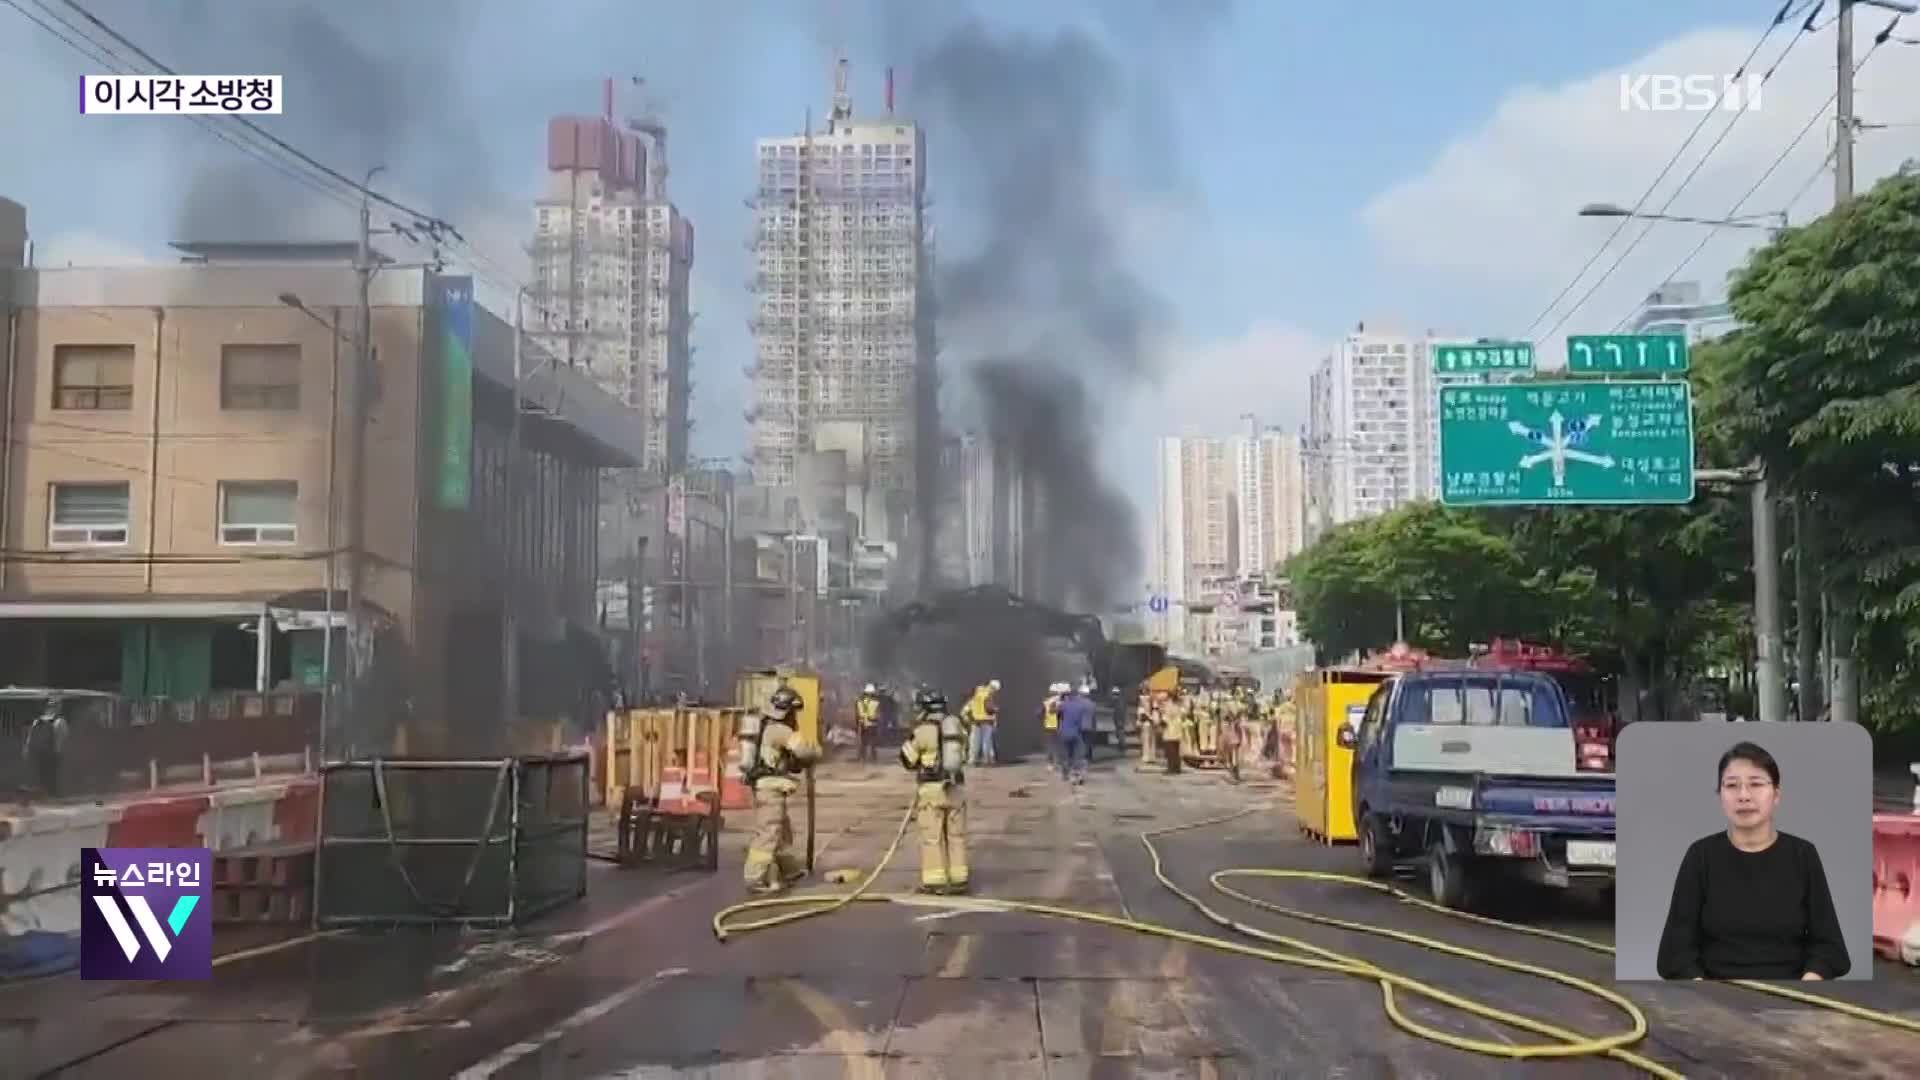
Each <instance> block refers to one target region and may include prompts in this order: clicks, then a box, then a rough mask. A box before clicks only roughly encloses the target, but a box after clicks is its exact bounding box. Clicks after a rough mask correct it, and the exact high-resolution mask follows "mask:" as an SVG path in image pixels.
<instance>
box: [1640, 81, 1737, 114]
mask: <svg viewBox="0 0 1920 1080" xmlns="http://www.w3.org/2000/svg"><path fill="white" fill-rule="evenodd" d="M1766 81H1767V80H1766V77H1765V76H1762V75H1748V76H1746V77H1745V78H1741V77H1740V76H1737V75H1622V76H1620V111H1621V112H1712V111H1713V110H1714V109H1722V110H1725V111H1727V112H1744V111H1747V110H1752V111H1754V112H1759V111H1760V88H1761V87H1762V86H1764V85H1766Z"/></svg>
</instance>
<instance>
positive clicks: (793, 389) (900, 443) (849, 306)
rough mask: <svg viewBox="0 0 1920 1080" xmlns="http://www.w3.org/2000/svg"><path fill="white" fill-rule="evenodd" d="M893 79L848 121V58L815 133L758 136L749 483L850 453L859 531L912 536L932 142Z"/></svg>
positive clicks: (928, 398) (922, 479)
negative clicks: (896, 104) (806, 460)
mask: <svg viewBox="0 0 1920 1080" xmlns="http://www.w3.org/2000/svg"><path fill="white" fill-rule="evenodd" d="M887 81H888V87H887V102H886V111H885V113H884V114H882V115H880V116H878V117H873V118H856V117H854V115H853V108H852V99H851V96H850V94H849V93H848V91H847V68H846V62H845V61H844V60H843V61H841V62H840V64H839V66H838V67H837V69H836V72H835V93H834V100H833V108H832V111H831V113H830V114H829V115H828V117H827V121H826V124H825V127H824V130H820V131H815V130H814V123H813V120H812V118H811V117H809V118H808V121H807V125H806V129H805V130H804V132H803V133H802V134H800V135H795V136H787V137H783V138H772V139H762V140H760V141H759V144H758V151H759V156H758V169H759V184H758V198H757V199H756V200H755V209H756V221H755V230H756V231H755V233H754V242H753V246H754V252H755V262H756V272H755V275H754V282H755V286H756V290H755V291H756V293H757V297H756V299H757V301H758V304H757V309H756V311H755V314H754V318H753V331H754V339H755V351H756V358H755V364H754V366H753V369H752V373H753V403H752V406H751V408H750V410H749V412H748V419H749V421H750V422H751V423H752V427H753V449H752V459H751V461H752V471H753V478H754V482H755V483H757V484H765V485H772V486H788V485H792V484H793V483H794V482H795V479H796V475H797V469H796V465H797V462H798V460H799V459H800V458H801V457H802V456H804V455H808V454H812V453H833V452H837V451H838V452H844V453H845V454H846V458H847V462H848V466H849V481H850V487H852V488H853V489H855V491H856V492H857V496H856V497H857V499H858V502H859V506H858V507H857V508H855V507H849V509H854V510H855V513H856V514H857V516H858V518H859V526H858V527H859V529H860V532H861V533H862V535H863V536H865V537H866V538H867V539H869V540H875V541H887V542H892V543H895V544H902V543H906V544H908V545H909V546H914V545H913V543H912V540H913V538H912V537H911V536H910V534H911V533H912V532H913V531H914V530H915V529H917V528H919V527H921V524H922V523H921V522H919V520H918V519H921V518H924V517H927V516H928V515H929V513H930V511H929V510H928V509H927V508H926V506H923V505H922V502H925V503H926V504H928V505H930V504H931V501H932V500H931V485H932V484H934V483H935V480H934V476H935V474H936V473H937V471H938V469H937V467H938V462H939V457H940V455H939V453H938V447H939V436H938V428H937V424H938V419H937V413H936V406H935V382H934V377H933V352H934V350H933V333H932V304H931V295H930V279H931V250H930V245H929V242H928V239H927V222H926V206H925V198H924V192H925V189H926V141H925V136H924V134H923V133H922V131H921V130H920V128H919V127H917V126H916V125H915V124H913V123H912V122H911V121H909V120H906V119H904V118H901V117H896V116H894V115H893V90H892V75H891V73H889V75H888V80H887ZM923 443H924V445H923ZM917 495H925V496H927V498H926V499H924V500H922V499H919V498H917V497H916V496H917ZM849 501H850V502H851V501H853V499H851V498H850V500H849ZM918 546H921V547H924V546H925V545H918ZM902 550H907V548H903V549H902ZM929 550H930V549H929ZM929 558H930V556H929Z"/></svg>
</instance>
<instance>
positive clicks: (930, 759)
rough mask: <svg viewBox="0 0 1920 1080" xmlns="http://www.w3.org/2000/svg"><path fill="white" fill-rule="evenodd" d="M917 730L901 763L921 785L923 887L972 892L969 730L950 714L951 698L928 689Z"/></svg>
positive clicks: (919, 697)
mask: <svg viewBox="0 0 1920 1080" xmlns="http://www.w3.org/2000/svg"><path fill="white" fill-rule="evenodd" d="M913 708H914V712H915V714H916V715H915V716H914V725H913V731H912V732H911V733H910V734H909V735H908V736H907V738H906V741H904V742H902V743H901V744H900V764H901V765H902V766H903V767H905V768H906V769H907V771H908V772H911V773H913V779H914V782H915V784H917V785H918V789H917V791H916V793H915V801H914V814H915V816H916V818H917V819H918V821H919V824H920V891H921V892H923V893H933V894H936V895H948V894H953V893H964V892H966V891H967V788H966V756H967V736H966V728H965V725H963V724H962V723H961V722H960V718H959V717H957V716H953V715H950V714H949V713H948V712H947V696H946V695H945V694H942V693H941V692H939V691H938V690H922V691H920V693H918V694H916V695H915V696H914V700H913Z"/></svg>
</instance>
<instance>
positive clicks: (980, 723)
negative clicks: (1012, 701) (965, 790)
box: [960, 679, 1000, 765]
mask: <svg viewBox="0 0 1920 1080" xmlns="http://www.w3.org/2000/svg"><path fill="white" fill-rule="evenodd" d="M960 714H961V715H960V718H961V719H962V720H963V721H965V722H966V726H967V729H968V741H969V744H970V752H969V753H968V754H967V764H969V765H992V764H994V752H993V729H994V725H995V724H996V722H998V720H999V719H1000V680H999V679H988V680H987V681H986V682H983V683H981V684H980V685H979V686H976V687H974V688H973V696H972V697H970V698H968V699H967V703H966V705H965V706H964V707H963V708H962V709H961V710H960Z"/></svg>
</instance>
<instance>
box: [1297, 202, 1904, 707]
mask: <svg viewBox="0 0 1920 1080" xmlns="http://www.w3.org/2000/svg"><path fill="white" fill-rule="evenodd" d="M1730 297H1731V300H1730V302H1731V306H1732V309H1733V312H1734V314H1735V315H1736V316H1737V317H1738V319H1739V321H1740V323H1741V326H1742V328H1741V329H1740V330H1739V331H1737V332H1735V333H1733V334H1731V335H1729V336H1728V337H1726V338H1724V339H1722V340H1721V341H1719V342H1715V343H1713V344H1711V345H1707V346H1702V347H1698V348H1697V349H1696V350H1695V361H1694V371H1693V374H1692V376H1691V379H1692V382H1693V385H1694V388H1695V402H1696V405H1695V416H1696V426H1697V429H1698V446H1697V449H1696V458H1697V461H1698V463H1699V465H1700V467H1702V468H1728V467H1732V466H1735V465H1739V464H1741V463H1744V462H1746V461H1749V460H1753V459H1755V458H1757V459H1759V460H1761V461H1762V462H1764V464H1765V466H1766V469H1767V472H1768V475H1769V476H1770V477H1771V478H1773V479H1774V480H1775V481H1776V482H1777V483H1778V484H1779V485H1781V487H1782V488H1783V489H1784V490H1786V491H1788V492H1791V493H1793V494H1795V495H1797V496H1799V497H1803V498H1810V500H1811V502H1810V505H1811V506H1812V507H1813V508H1814V512H1815V515H1816V517H1817V519H1818V520H1819V522H1821V523H1822V525H1823V529H1822V532H1823V533H1824V540H1823V544H1822V548H1821V550H1820V551H1819V553H1818V555H1817V559H1818V562H1817V563H1816V564H1814V565H1817V566H1818V568H1819V570H1820V572H1821V578H1822V584H1823V585H1824V586H1825V587H1826V588H1827V589H1828V590H1829V591H1830V592H1832V593H1833V594H1834V597H1835V603H1836V604H1841V605H1851V606H1852V609H1857V610H1858V612H1859V616H1860V634H1859V638H1858V652H1859V656H1860V659H1861V661H1862V672H1861V682H1862V687H1863V695H1862V704H1863V709H1862V718H1863V719H1864V720H1865V721H1866V722H1867V723H1869V724H1871V725H1873V726H1876V727H1881V728H1893V727H1900V726H1908V725H1917V724H1920V173H1916V172H1914V171H1912V170H1908V171H1906V172H1904V173H1903V174H1902V175H1900V176H1896V177H1893V178H1890V179H1887V180H1884V181H1882V182H1881V183H1880V184H1878V185H1877V186H1876V187H1875V188H1874V190H1873V191H1871V192H1869V193H1868V194H1866V195H1864V196H1862V197H1860V198H1858V199H1855V200H1854V201H1853V202H1851V203H1849V204H1848V205H1847V206H1846V207H1844V208H1843V209H1841V210H1840V211H1838V212H1836V213H1833V214H1830V215H1828V216H1827V217H1825V218H1823V219H1821V220H1819V221H1817V222H1814V223H1812V224H1810V225H1808V226H1805V227H1802V228H1798V229H1792V230H1787V231H1785V232H1783V233H1782V234H1781V235H1780V236H1779V237H1777V238H1776V239H1775V240H1774V241H1773V242H1772V243H1770V244H1769V245H1767V246H1766V247H1764V248H1762V249H1761V250H1760V251H1758V252H1757V253H1756V254H1755V255H1754V257H1753V258H1752V259H1751V260H1750V261H1749V263H1748V264H1747V266H1746V267H1745V268H1744V269H1742V270H1741V271H1740V272H1739V273H1737V274H1736V275H1735V277H1734V279H1733V282H1732V288H1731V293H1730ZM1555 377H1562V378H1564V377H1565V376H1562V375H1557V374H1556V376H1555ZM1751 532H1752V519H1751V515H1750V507H1749V501H1748V499H1747V497H1746V492H1745V491H1744V490H1742V489H1718V490H1716V489H1713V488H1709V487H1706V486H1702V488H1701V489H1700V494H1699V497H1697V498H1696V499H1695V501H1694V502H1693V503H1692V504H1691V505H1689V506H1684V507H1635V508H1625V507H1538V508H1527V509H1504V510H1489V511H1462V510H1449V509H1445V508H1442V507H1439V506H1436V505H1430V504H1420V505H1414V506H1408V507H1404V508H1402V509H1400V510H1398V511H1396V512H1394V513H1392V514H1388V515H1385V516H1383V517H1379V518H1374V519H1370V520H1367V521H1361V522H1356V523H1353V524H1350V525H1343V526H1340V527H1338V528H1336V529H1334V530H1332V531H1331V532H1329V533H1328V534H1327V535H1326V536H1324V537H1322V538H1321V540H1320V541H1319V542H1318V543H1316V544H1315V545H1314V546H1312V547H1311V548H1309V549H1308V550H1307V551H1305V552H1303V553H1302V554H1301V555H1299V556H1297V557H1295V558H1294V559H1293V560H1292V561H1291V562H1290V563H1289V565H1288V572H1289V574H1290V576H1291V577H1292V578H1293V582H1294V587H1295V603H1296V607H1297V608H1298V610H1299V616H1300V622H1301V628H1302V631H1303V633H1304V634H1305V635H1306V636H1307V637H1308V638H1309V639H1311V640H1313V641H1314V642H1315V643H1316V644H1318V645H1320V646H1321V648H1322V651H1323V653H1325V654H1327V655H1328V656H1329V657H1332V656H1340V655H1345V654H1346V653H1348V652H1352V651H1355V650H1366V649H1370V648H1375V647H1379V646H1383V645H1386V644H1388V643H1389V642H1391V641H1392V639H1393V634H1394V624H1395V609H1396V601H1398V602H1399V603H1400V604H1402V605H1404V610H1405V612H1406V616H1407V637H1408V638H1409V639H1410V641H1411V642H1412V643H1413V644H1417V645H1421V646H1424V647H1427V648H1431V649H1435V650H1437V651H1441V652H1446V653H1454V654H1456V655H1457V654H1458V653H1459V652H1460V651H1462V650H1464V648H1465V646H1466V645H1467V644H1468V643H1469V642H1473V641H1485V640H1487V639H1489V638H1492V637H1495V636H1528V637H1544V638H1547V639H1550V640H1552V641H1555V642H1558V643H1561V644H1563V645H1565V646H1567V647H1570V648H1573V649H1575V650H1578V651H1582V652H1586V653H1588V654H1589V655H1592V656H1595V657H1596V658H1598V659H1600V660H1601V661H1602V662H1603V663H1606V662H1608V661H1611V662H1612V664H1613V665H1614V666H1615V667H1616V670H1619V671H1621V672H1622V673H1624V674H1627V675H1629V676H1632V677H1633V678H1634V679H1635V680H1636V681H1638V682H1639V683H1640V684H1641V685H1643V686H1646V687H1649V688H1652V689H1653V690H1654V691H1655V693H1660V692H1662V691H1663V690H1670V689H1671V688H1672V687H1673V685H1674V684H1675V683H1676V682H1678V681H1681V680H1684V679H1685V678H1686V677H1687V676H1689V675H1690V674H1692V673H1694V672H1697V671H1699V670H1700V669H1701V668H1702V667H1703V666H1706V665H1708V664H1729V665H1732V666H1739V665H1743V664H1744V663H1745V661H1746V657H1747V655H1748V653H1749V651H1750V649H1751V640H1752V602H1753V578H1752V574H1751V571H1750V569H1749V568H1750V566H1751V559H1752V548H1751V544H1750V540H1749V537H1750V536H1751ZM1800 556H1801V553H1798V552H1796V553H1795V557H1800ZM1809 557H1816V556H1809ZM1421 598H1430V599H1421ZM1655 704H1656V707H1658V706H1659V705H1661V704H1670V702H1666V703H1662V702H1656V703H1655Z"/></svg>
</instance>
